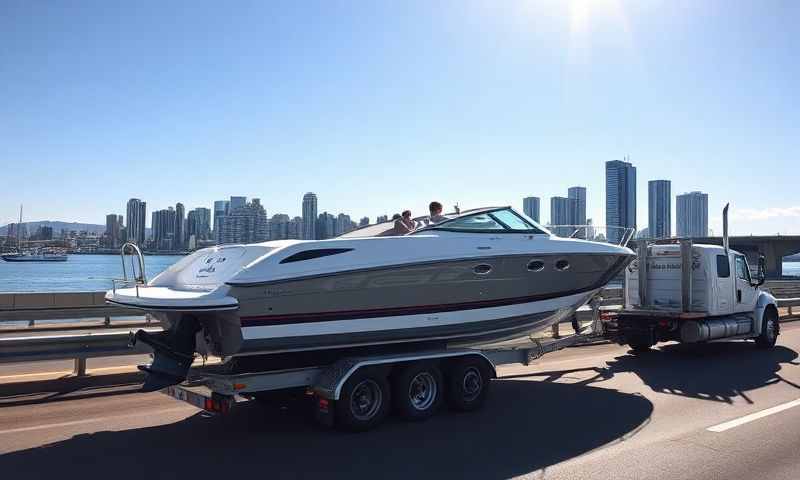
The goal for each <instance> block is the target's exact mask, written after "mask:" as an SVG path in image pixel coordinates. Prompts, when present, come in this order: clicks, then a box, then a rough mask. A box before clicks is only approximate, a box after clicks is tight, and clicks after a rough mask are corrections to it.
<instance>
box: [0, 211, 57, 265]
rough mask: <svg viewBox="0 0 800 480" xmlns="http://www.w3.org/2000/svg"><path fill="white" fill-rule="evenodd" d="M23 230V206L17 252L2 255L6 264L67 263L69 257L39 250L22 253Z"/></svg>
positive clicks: (18, 227)
mask: <svg viewBox="0 0 800 480" xmlns="http://www.w3.org/2000/svg"><path fill="white" fill-rule="evenodd" d="M21 229H22V205H20V206H19V223H18V224H17V251H16V252H13V253H6V254H3V255H0V258H2V259H3V260H4V261H6V262H66V261H67V258H68V257H67V255H65V254H63V253H60V252H57V251H52V250H48V249H46V248H39V249H37V250H35V251H24V252H23V251H22V249H21V248H20V230H21Z"/></svg>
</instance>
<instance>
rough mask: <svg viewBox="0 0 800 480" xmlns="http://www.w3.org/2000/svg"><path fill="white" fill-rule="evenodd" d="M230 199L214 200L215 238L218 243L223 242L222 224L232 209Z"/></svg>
mask: <svg viewBox="0 0 800 480" xmlns="http://www.w3.org/2000/svg"><path fill="white" fill-rule="evenodd" d="M230 204H231V202H229V201H228V200H217V201H215V202H214V239H215V240H216V241H217V243H222V224H223V223H224V222H225V215H227V214H228V212H229V211H230Z"/></svg>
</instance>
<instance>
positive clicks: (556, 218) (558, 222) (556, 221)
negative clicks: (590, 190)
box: [550, 197, 578, 237]
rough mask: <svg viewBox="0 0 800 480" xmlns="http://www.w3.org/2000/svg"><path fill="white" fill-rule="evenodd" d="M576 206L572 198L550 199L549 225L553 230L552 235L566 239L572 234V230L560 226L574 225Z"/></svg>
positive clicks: (575, 201) (576, 202)
mask: <svg viewBox="0 0 800 480" xmlns="http://www.w3.org/2000/svg"><path fill="white" fill-rule="evenodd" d="M577 204H578V201H577V200H576V199H574V198H565V197H551V198H550V225H551V226H552V228H553V233H555V234H556V235H558V236H562V237H566V236H569V235H570V234H571V233H572V232H573V228H571V227H563V226H562V225H576V223H575V221H574V220H575V212H576V211H577Z"/></svg>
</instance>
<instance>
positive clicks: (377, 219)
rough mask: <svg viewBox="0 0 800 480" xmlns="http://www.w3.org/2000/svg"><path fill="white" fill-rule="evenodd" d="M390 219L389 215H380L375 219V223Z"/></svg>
mask: <svg viewBox="0 0 800 480" xmlns="http://www.w3.org/2000/svg"><path fill="white" fill-rule="evenodd" d="M388 221H389V215H378V218H376V219H375V223H383V222H388Z"/></svg>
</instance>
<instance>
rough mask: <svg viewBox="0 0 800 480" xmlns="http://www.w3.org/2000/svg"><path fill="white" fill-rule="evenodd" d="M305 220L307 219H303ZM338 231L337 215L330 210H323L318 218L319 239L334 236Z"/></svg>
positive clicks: (317, 230)
mask: <svg viewBox="0 0 800 480" xmlns="http://www.w3.org/2000/svg"><path fill="white" fill-rule="evenodd" d="M303 221H305V220H303ZM335 232H336V217H334V216H333V215H331V214H330V213H328V212H322V213H320V214H319V217H318V218H317V225H316V234H317V238H318V239H319V240H325V239H326V238H332V237H333V236H334V235H335Z"/></svg>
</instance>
